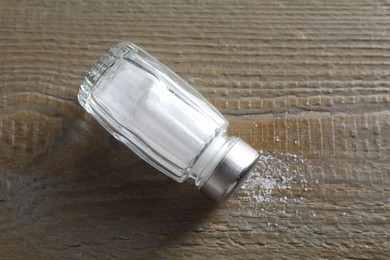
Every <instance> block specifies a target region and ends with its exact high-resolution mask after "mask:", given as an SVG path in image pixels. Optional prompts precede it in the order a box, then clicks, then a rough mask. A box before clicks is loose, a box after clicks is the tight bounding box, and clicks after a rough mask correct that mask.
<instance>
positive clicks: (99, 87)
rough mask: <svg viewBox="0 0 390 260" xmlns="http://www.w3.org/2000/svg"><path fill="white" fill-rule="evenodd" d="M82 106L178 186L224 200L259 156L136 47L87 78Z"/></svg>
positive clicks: (106, 60)
mask: <svg viewBox="0 0 390 260" xmlns="http://www.w3.org/2000/svg"><path fill="white" fill-rule="evenodd" d="M78 100H79V102H80V104H81V105H82V106H83V107H84V108H85V109H86V110H87V111H88V112H89V113H91V114H92V115H93V116H94V117H95V118H96V119H97V120H98V121H99V122H100V124H101V125H102V126H104V127H105V128H106V129H107V130H108V131H109V132H110V133H111V134H112V135H113V136H114V137H115V138H116V139H118V140H119V141H121V142H122V143H124V144H125V145H126V146H128V147H129V148H130V149H131V150H133V151H134V152H135V153H136V154H137V155H139V156H140V157H141V158H143V159H144V160H145V161H147V162H148V163H150V164H151V165H153V166H154V167H155V168H157V169H159V170H160V171H162V172H163V173H165V174H166V175H168V176H169V177H171V178H172V179H174V180H176V181H177V182H183V181H185V180H186V179H188V178H193V179H194V180H195V184H196V186H198V187H199V188H200V189H201V190H202V191H204V192H205V193H206V194H207V195H209V196H210V197H212V198H213V199H214V200H216V201H223V200H225V199H226V198H227V197H228V196H229V194H230V193H231V192H232V191H233V190H234V188H235V187H236V186H238V183H239V182H240V180H241V179H243V176H245V175H246V174H247V173H248V172H249V171H250V169H251V168H252V166H253V164H254V163H255V161H256V159H257V158H258V153H257V152H256V151H255V150H254V149H253V148H251V147H250V146H249V145H247V144H246V143H245V142H244V141H243V140H241V139H239V138H236V137H228V136H227V135H226V129H227V127H228V122H227V120H226V119H225V118H224V117H223V116H222V115H221V114H220V113H219V112H218V111H217V110H216V109H215V108H214V107H213V106H212V105H210V104H209V103H208V102H207V101H206V100H205V99H204V98H203V97H202V96H201V95H200V94H199V93H198V92H196V91H195V90H194V89H193V88H192V87H191V86H190V85H189V84H188V83H186V82H185V81H184V80H183V79H181V78H180V77H179V76H177V75H176V74H175V73H174V72H172V71H171V70H170V69H168V68H167V67H165V66H164V65H163V64H161V63H160V62H159V61H157V60H155V59H154V58H153V57H151V56H150V55H149V54H147V53H146V52H144V51H143V50H141V49H140V48H139V47H137V46H135V45H134V44H129V43H126V42H124V43H120V44H118V45H117V46H115V47H113V48H112V49H111V50H110V51H109V52H108V54H106V55H105V56H104V57H103V58H102V59H101V60H100V61H99V62H98V63H97V64H96V65H95V66H94V67H93V69H92V70H91V71H90V73H89V74H88V75H87V76H86V78H85V81H84V82H83V83H82V85H81V87H80V91H79V94H78Z"/></svg>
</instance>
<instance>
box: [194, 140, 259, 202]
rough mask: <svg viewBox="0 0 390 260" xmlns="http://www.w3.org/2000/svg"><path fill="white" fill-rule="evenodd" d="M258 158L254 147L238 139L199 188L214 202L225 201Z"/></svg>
mask: <svg viewBox="0 0 390 260" xmlns="http://www.w3.org/2000/svg"><path fill="white" fill-rule="evenodd" d="M258 158H259V153H258V152H257V151H256V150H255V149H253V148H252V147H251V146H250V145H248V144H247V143H246V142H245V141H244V140H242V139H238V141H237V142H236V143H235V144H234V145H233V146H232V147H231V148H230V150H229V151H228V152H227V153H226V155H225V157H224V158H223V159H222V161H221V162H220V163H219V164H218V165H217V167H216V168H215V169H214V171H213V172H212V173H211V175H210V177H209V179H208V180H207V181H206V182H205V183H204V184H203V185H202V186H201V187H200V190H201V191H202V192H203V193H205V194H206V195H207V196H208V197H210V198H212V199H213V200H215V201H216V202H219V203H220V202H223V201H225V200H226V199H227V198H228V197H229V196H230V195H231V194H232V193H233V191H234V190H235V189H236V188H238V187H239V186H240V184H241V183H242V182H243V181H244V180H245V178H246V176H247V175H248V174H249V172H250V171H251V170H252V168H253V166H254V165H255V163H256V161H257V160H258Z"/></svg>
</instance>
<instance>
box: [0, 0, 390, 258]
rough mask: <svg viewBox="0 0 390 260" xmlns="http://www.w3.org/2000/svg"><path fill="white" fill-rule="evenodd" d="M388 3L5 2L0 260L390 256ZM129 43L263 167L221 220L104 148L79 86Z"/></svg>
mask: <svg viewBox="0 0 390 260" xmlns="http://www.w3.org/2000/svg"><path fill="white" fill-rule="evenodd" d="M389 15H390V5H389V2H388V1H384V0H383V1H381V0H374V1H371V0H356V1H326V2H323V3H322V2H320V1H293V2H291V1H277V2H276V1H253V0H250V1H244V2H243V1H234V0H228V1H197V0H196V1H189V2H183V3H182V2H179V1H141V2H137V1H134V2H132V1H78V0H73V1H36V0H32V1H5V0H3V1H0V25H1V26H0V258H4V259H40V258H42V259H46V258H47V259H52V258H54V259H58V258H70V259H78V258H82V259H85V258H87V259H92V258H99V259H129V258H130V259H133V258H135V259H137V258H168V259H172V258H194V259H203V258H205V257H213V258H217V259H226V258H230V259H236V258H237V259H259V258H265V259H275V258H276V259H278V258H287V259H302V258H311V259H317V258H330V259H338V258H350V259H352V258H353V259H388V258H389V257H390V249H389V248H390V242H389V241H390V188H389V187H390V109H389V105H390V83H389V82H390V81H389V79H390V67H389V65H390V61H389V57H390V32H389V26H390V20H389ZM123 40H127V41H130V42H134V43H136V44H137V45H139V46H141V47H142V48H144V49H145V50H146V51H148V52H149V53H151V54H152V55H153V56H155V57H157V58H158V59H159V60H161V61H162V62H163V63H165V64H167V65H168V66H169V67H171V68H172V69H173V70H174V71H176V72H177V73H178V74H180V75H181V76H182V77H183V78H185V79H186V80H187V81H188V82H190V83H191V84H192V85H193V86H194V87H195V88H196V89H197V90H198V91H199V92H200V93H202V94H203V95H204V96H205V97H206V98H207V99H208V100H209V101H210V102H211V103H212V104H214V105H215V106H216V107H217V108H218V109H219V110H220V111H221V112H222V113H223V114H224V115H226V116H227V118H228V119H229V121H230V122H231V124H230V128H229V133H230V134H232V135H237V136H240V137H242V138H243V139H245V140H246V141H247V142H248V143H250V144H252V145H253V146H254V147H255V148H256V149H259V150H260V152H261V160H259V163H258V165H257V166H256V171H255V172H254V173H253V174H252V175H251V176H250V177H249V179H248V181H247V182H246V183H245V184H244V186H243V188H242V189H240V190H238V191H237V192H236V194H235V195H234V196H233V197H232V198H231V199H230V200H229V201H228V202H227V203H225V204H223V205H220V206H217V205H215V204H213V203H212V202H211V201H209V200H208V199H207V198H206V197H205V196H204V195H202V194H201V193H200V192H198V191H197V190H196V188H195V187H194V185H193V183H191V182H187V183H184V184H177V183H175V182H174V181H172V180H170V179H169V178H168V177H165V176H164V175H162V174H161V173H158V172H157V171H156V170H154V169H152V168H151V167H150V166H148V165H146V164H145V163H144V162H143V161H141V160H140V159H138V158H137V157H136V156H135V155H134V154H132V153H131V152H130V151H128V150H127V149H126V148H125V147H123V146H122V145H121V144H119V143H117V142H116V141H115V140H114V138H112V137H110V136H109V134H107V133H106V132H105V130H103V129H102V128H101V127H100V126H99V125H98V124H97V123H96V122H95V121H94V120H93V119H92V118H91V117H90V116H89V115H88V114H86V113H85V111H84V110H83V109H82V108H81V107H80V106H79V105H78V104H77V102H76V98H75V97H76V94H77V91H78V87H79V85H80V83H81V82H82V80H83V77H84V75H85V74H86V73H87V72H88V70H89V69H90V68H91V67H92V65H93V64H94V62H95V61H97V59H99V57H100V56H101V55H102V54H103V53H104V52H105V51H106V50H107V49H108V48H109V47H111V46H112V45H114V44H116V43H117V42H120V41H123Z"/></svg>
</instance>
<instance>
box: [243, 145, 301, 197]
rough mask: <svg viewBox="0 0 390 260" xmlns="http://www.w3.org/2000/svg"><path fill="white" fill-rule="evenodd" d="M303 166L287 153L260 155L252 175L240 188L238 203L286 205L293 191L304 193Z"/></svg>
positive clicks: (295, 157) (298, 160)
mask: <svg viewBox="0 0 390 260" xmlns="http://www.w3.org/2000/svg"><path fill="white" fill-rule="evenodd" d="M305 172H307V169H306V168H305V163H304V160H303V159H302V158H300V157H299V156H297V155H294V154H289V153H284V154H283V153H278V154H277V153H262V151H261V155H260V157H259V160H258V162H257V164H256V165H255V168H254V170H253V172H252V173H251V174H250V175H249V176H248V178H247V180H246V181H245V182H244V183H243V185H242V186H241V191H240V192H239V194H240V195H239V196H240V199H241V200H244V201H252V202H256V203H261V202H266V201H271V200H274V201H275V202H276V201H278V202H283V203H286V202H287V201H288V199H289V198H290V199H291V198H293V197H295V196H293V191H292V190H293V189H294V190H303V191H305V190H307V180H306V177H305Z"/></svg>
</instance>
